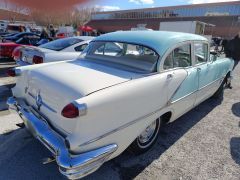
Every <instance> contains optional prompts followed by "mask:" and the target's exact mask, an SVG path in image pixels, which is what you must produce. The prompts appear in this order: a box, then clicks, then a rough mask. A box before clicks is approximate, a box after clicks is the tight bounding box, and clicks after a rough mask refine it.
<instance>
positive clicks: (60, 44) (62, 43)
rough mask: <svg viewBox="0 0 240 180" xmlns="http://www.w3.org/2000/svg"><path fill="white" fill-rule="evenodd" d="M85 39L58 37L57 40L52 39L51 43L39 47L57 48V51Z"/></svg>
mask: <svg viewBox="0 0 240 180" xmlns="http://www.w3.org/2000/svg"><path fill="white" fill-rule="evenodd" d="M82 41H83V40H81V39H78V38H64V39H58V40H55V41H51V42H49V43H46V44H43V45H41V46H39V47H41V48H45V49H50V50H55V51H61V50H63V49H65V48H67V47H69V46H72V45H74V44H77V43H79V42H82Z"/></svg>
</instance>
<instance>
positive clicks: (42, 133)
mask: <svg viewBox="0 0 240 180" xmlns="http://www.w3.org/2000/svg"><path fill="white" fill-rule="evenodd" d="M7 104H8V105H9V110H11V111H15V112H17V113H18V114H19V116H20V117H21V118H22V120H23V122H24V124H25V125H26V128H27V129H28V130H29V131H30V132H31V133H32V134H33V136H34V137H35V138H37V139H38V140H39V141H40V142H41V143H42V144H43V145H44V146H45V147H47V148H48V149H49V150H50V151H51V152H52V153H53V155H54V156H55V157H56V162H57V164H58V166H59V171H60V172H61V173H62V174H63V175H64V176H66V177H67V178H69V179H79V178H81V177H84V176H86V175H88V174H90V173H92V172H94V171H96V170H97V169H98V168H99V167H100V166H101V165H102V164H103V163H104V162H106V161H107V160H108V159H109V157H110V156H111V155H112V153H113V152H115V151H116V150H117V148H118V147H117V145H116V144H110V145H106V146H103V147H100V148H98V149H95V150H91V151H87V152H84V153H81V154H78V155H73V154H71V153H70V152H69V150H68V148H67V146H68V143H69V142H67V140H66V139H64V138H63V137H62V136H60V135H59V134H58V133H56V132H55V131H54V130H53V129H51V127H50V126H49V125H48V124H47V121H46V120H45V119H44V118H43V117H41V116H40V117H37V116H36V115H35V114H33V113H32V112H31V110H30V108H29V107H28V106H27V105H26V104H25V103H24V102H23V101H22V100H19V102H18V100H17V99H16V98H14V97H10V98H8V100H7Z"/></svg>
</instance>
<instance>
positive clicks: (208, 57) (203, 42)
mask: <svg viewBox="0 0 240 180" xmlns="http://www.w3.org/2000/svg"><path fill="white" fill-rule="evenodd" d="M195 43H202V44H207V46H208V53H207V54H208V55H207V61H206V62H202V63H198V64H196V58H195V48H194V44H195ZM192 50H193V56H192V57H193V59H192V60H193V63H194V64H193V65H194V66H195V67H197V66H201V65H203V64H207V63H208V62H211V61H210V46H209V42H208V41H203V40H196V41H193V42H192Z"/></svg>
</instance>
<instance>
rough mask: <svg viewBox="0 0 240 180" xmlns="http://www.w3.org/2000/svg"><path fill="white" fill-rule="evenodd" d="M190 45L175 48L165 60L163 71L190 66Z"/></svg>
mask: <svg viewBox="0 0 240 180" xmlns="http://www.w3.org/2000/svg"><path fill="white" fill-rule="evenodd" d="M191 65H192V63H191V45H190V44H185V45H182V46H179V47H177V48H175V49H174V50H173V51H172V52H171V53H170V54H169V55H168V56H167V57H166V59H165V61H164V64H163V69H164V70H167V69H173V68H177V67H189V66H191Z"/></svg>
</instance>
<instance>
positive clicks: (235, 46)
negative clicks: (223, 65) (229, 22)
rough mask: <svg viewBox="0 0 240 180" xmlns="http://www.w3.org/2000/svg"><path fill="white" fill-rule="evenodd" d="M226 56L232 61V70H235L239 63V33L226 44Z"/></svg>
mask: <svg viewBox="0 0 240 180" xmlns="http://www.w3.org/2000/svg"><path fill="white" fill-rule="evenodd" d="M228 51H229V53H228V55H227V57H231V58H233V60H234V66H233V69H235V68H236V66H237V64H238V63H239V61H240V31H239V33H238V34H237V35H236V36H235V37H234V38H233V39H232V40H231V41H230V42H229V43H228Z"/></svg>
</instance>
